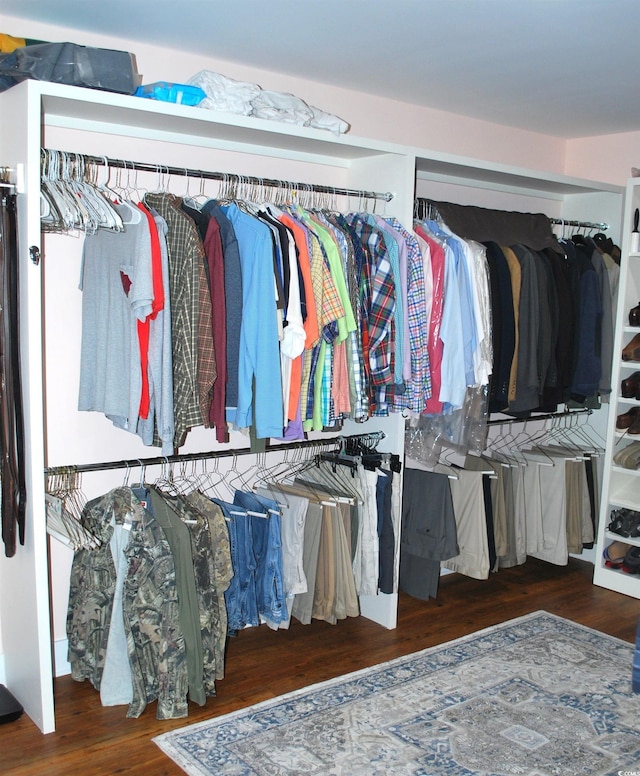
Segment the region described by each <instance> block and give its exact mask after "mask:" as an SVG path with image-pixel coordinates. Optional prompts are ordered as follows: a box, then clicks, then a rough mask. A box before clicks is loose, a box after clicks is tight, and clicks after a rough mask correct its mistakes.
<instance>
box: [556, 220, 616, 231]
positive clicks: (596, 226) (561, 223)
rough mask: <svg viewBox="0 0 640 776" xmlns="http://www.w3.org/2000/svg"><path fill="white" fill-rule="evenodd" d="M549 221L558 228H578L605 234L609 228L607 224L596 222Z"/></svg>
mask: <svg viewBox="0 0 640 776" xmlns="http://www.w3.org/2000/svg"><path fill="white" fill-rule="evenodd" d="M549 221H550V222H551V223H552V224H558V225H559V226H579V227H581V228H582V229H598V231H600V232H606V230H607V229H608V228H609V224H605V223H603V222H598V221H568V220H567V219H565V218H550V219H549Z"/></svg>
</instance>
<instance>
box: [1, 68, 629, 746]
mask: <svg viewBox="0 0 640 776" xmlns="http://www.w3.org/2000/svg"><path fill="white" fill-rule="evenodd" d="M0 141H1V143H0V147H1V149H2V158H1V160H0V161H1V163H2V164H3V165H5V164H6V165H10V166H11V167H12V168H14V169H16V168H17V167H18V165H26V170H27V173H26V184H25V188H24V195H23V196H21V197H20V217H21V228H22V232H21V249H22V255H21V272H22V292H23V296H22V302H23V308H22V321H23V324H24V326H23V330H24V331H25V333H26V336H25V338H24V339H23V361H24V366H25V385H27V386H28V388H27V390H28V397H27V399H28V400H27V411H28V413H29V420H28V425H27V436H28V442H27V448H28V450H29V461H28V472H27V476H28V483H29V494H30V508H29V514H28V521H29V522H28V525H29V536H28V544H27V546H26V547H25V548H22V547H20V548H18V554H17V557H16V558H13V559H5V558H4V557H2V558H0V633H1V654H2V656H3V660H4V662H3V665H0V681H2V680H4V683H6V684H7V685H8V686H9V687H10V688H11V691H12V692H13V693H14V694H15V695H16V696H17V697H18V699H19V700H20V701H21V703H22V704H23V705H24V706H25V709H26V711H27V713H28V714H29V715H30V716H31V717H32V718H33V719H34V721H35V722H36V723H37V724H38V726H39V727H40V728H41V729H42V730H43V731H44V732H48V731H51V730H53V729H54V725H55V719H54V709H53V690H52V681H51V674H52V669H51V651H52V646H51V645H52V638H53V639H55V640H58V641H60V640H61V639H62V638H63V635H64V633H63V630H62V632H61V630H60V629H63V626H64V622H63V619H62V616H61V614H60V613H61V612H63V611H64V608H65V607H66V591H67V585H68V563H69V558H68V555H66V556H65V555H64V553H60V552H58V551H57V550H56V551H55V552H54V553H52V557H51V580H52V582H51V591H52V592H53V611H54V619H55V625H56V627H55V629H54V631H55V632H54V633H53V635H52V633H51V629H50V621H49V596H50V585H49V578H48V577H49V575H48V570H49V559H48V553H47V542H46V533H45V516H44V481H43V470H44V466H45V465H46V466H61V465H64V464H74V463H75V464H78V463H85V462H95V461H104V460H119V459H123V458H141V457H146V456H149V455H150V454H155V452H151V453H150V451H149V448H145V447H144V446H143V445H142V444H141V443H140V442H139V440H138V439H137V438H135V437H133V436H132V435H128V434H126V433H125V432H121V431H118V430H117V429H115V428H113V427H112V426H111V424H110V423H109V422H108V421H106V420H105V419H104V418H102V417H101V416H99V415H97V414H96V415H94V414H92V413H78V412H77V411H76V409H75V406H76V397H77V383H78V365H79V342H80V339H79V338H80V330H79V321H80V318H79V315H80V301H81V300H80V293H79V291H78V290H77V285H78V277H79V274H78V273H79V266H80V264H79V260H80V252H81V240H80V239H74V238H72V237H63V236H59V235H47V236H46V239H45V240H44V241H43V248H44V250H43V254H44V258H43V262H42V264H41V266H38V267H36V266H35V265H33V264H32V263H31V262H30V261H29V259H28V253H27V247H28V246H30V245H36V246H39V245H40V244H41V238H40V233H39V149H40V146H41V145H44V146H48V147H51V148H59V149H62V150H73V151H79V152H84V153H92V154H96V155H104V154H106V155H109V156H113V157H120V158H125V159H130V160H132V161H144V162H152V163H158V164H166V165H172V166H176V167H182V166H184V167H190V168H200V169H204V170H218V171H226V172H230V173H237V174H248V175H264V176H265V177H270V178H279V179H289V180H298V181H308V182H309V183H316V184H325V185H336V186H345V187H349V188H356V189H368V190H375V191H380V192H383V191H390V192H393V194H394V199H393V201H392V203H391V204H390V205H388V206H387V207H386V213H387V214H389V215H394V216H396V217H397V218H398V219H399V220H400V221H401V222H403V223H404V224H405V225H407V226H408V225H409V224H410V223H411V219H412V212H413V199H414V195H415V175H416V171H417V173H418V188H417V193H418V195H420V196H428V197H433V198H443V199H444V198H447V199H451V201H459V202H464V201H465V200H464V199H463V198H462V196H463V195H462V192H465V193H466V194H467V195H468V194H469V193H470V192H472V191H473V192H476V193H475V194H474V196H477V197H478V199H477V200H475V201H473V202H472V204H479V205H484V206H491V207H495V206H498V205H497V204H496V200H494V204H489V203H490V202H491V200H490V199H489V197H498V196H499V197H503V196H505V197H510V199H509V202H511V203H512V204H511V205H507V204H506V202H505V205H504V207H505V209H513V210H520V209H522V210H527V211H531V210H538V211H542V212H546V213H547V214H548V215H556V216H562V215H564V216H565V217H570V218H574V217H579V218H588V219H591V218H594V219H596V220H606V219H607V214H608V213H609V212H611V213H613V212H614V211H616V208H617V217H616V218H617V221H618V222H619V218H620V215H619V214H620V210H621V189H619V188H617V187H615V186H609V185H604V184H598V183H593V182H588V181H579V180H577V179H564V178H562V177H560V176H556V175H551V176H548V177H547V178H545V177H544V176H543V175H541V174H540V173H533V172H531V171H528V170H524V169H520V168H517V169H516V168H507V167H505V166H503V165H495V164H494V165H492V164H488V163H485V162H482V161H478V160H470V159H467V158H461V157H456V156H454V155H449V154H446V155H444V154H431V153H430V152H428V151H425V150H424V149H416V148H409V147H404V146H399V145H394V144H389V143H381V142H377V141H369V140H366V139H363V138H357V137H353V136H350V135H346V136H340V137H335V136H333V135H331V134H330V133H327V132H323V131H321V130H313V129H307V128H299V127H292V126H289V125H284V124H275V123H273V122H265V121H258V120H254V119H248V118H244V117H237V116H225V115H219V114H214V113H211V112H208V111H203V110H199V109H197V108H188V107H183V106H179V105H167V104H163V103H155V102H152V101H147V100H139V99H136V98H133V97H124V96H120V95H115V94H109V93H102V92H95V91H91V90H85V89H76V88H72V87H66V86H58V85H54V84H46V83H39V82H26V83H24V84H21V85H19V86H16V87H14V88H13V89H11V90H9V91H8V92H5V93H3V94H2V95H0ZM436 184H438V185H440V186H447V187H449V188H448V191H450V192H452V193H453V194H455V193H456V192H458V193H459V194H460V196H458V197H454V196H451V197H449V196H447V197H444V196H441V195H440V194H437V195H436V194H434V190H435V189H434V188H432V187H435V186H436ZM185 186H186V184H185V181H184V179H180V180H172V181H171V184H170V188H171V189H172V190H173V191H175V193H177V194H181V193H185ZM213 186H214V187H215V184H213ZM192 193H193V191H192ZM211 193H212V194H215V188H214V190H213V191H211ZM483 196H486V199H485V200H483V199H482V198H481V197H483ZM578 199H580V202H579V203H578V202H577V200H578ZM573 200H576V202H575V203H574V204H572V202H573ZM525 201H526V203H527V205H526V207H525V206H524V204H523V203H524V202H525ZM535 201H539V202H540V207H538V208H535V207H533V206H532V205H530V204H529V203H534V202H535ZM578 204H579V207H578ZM351 205H352V207H355V206H356V203H351ZM521 205H522V206H521ZM587 205H588V207H589V208H593V211H592V210H591V209H589V210H588V212H587ZM574 207H575V210H577V211H579V212H573V208H574ZM612 236H613V237H614V239H615V238H616V236H617V235H616V233H615V231H614V232H612ZM41 280H43V285H42V290H43V293H42V294H41ZM43 301H44V304H43ZM41 320H42V321H43V322H44V326H43V327H42V328H41ZM42 331H43V332H44V347H43V345H42V342H41V332H42ZM43 366H44V369H43ZM371 423H372V425H371V426H370V425H369V424H367V426H366V430H370V429H371V430H372V426H373V421H372V422H371ZM382 425H384V426H386V432H387V433H388V438H387V440H385V443H386V445H385V447H384V448H383V447H381V449H385V450H386V451H389V452H400V453H401V452H402V451H401V445H402V421H401V417H400V416H398V415H396V416H394V417H393V418H391V419H390V420H389V421H386V422H383V423H382ZM358 430H361V428H360V427H358V428H356V429H355V431H358ZM238 436H239V438H237V437H236V438H233V439H232V440H231V443H230V446H231V447H239V446H243V445H244V446H246V440H245V438H244V437H241V436H240V435H238ZM211 440H212V437H211V432H206V431H205V430H203V429H199V430H196V431H195V432H192V433H190V435H189V437H188V441H187V444H186V445H185V448H184V449H183V450H182V452H195V451H201V450H205V449H211V448H212V447H215V443H212V441H211ZM113 476H114V475H113V473H111V475H105V477H104V478H101V477H95V478H92V479H91V480H90V479H89V478H88V477H87V479H86V484H85V483H83V489H84V491H85V494H86V495H87V496H88V497H90V496H92V495H96V494H97V493H100V492H104V491H105V490H107V489H108V488H109V487H112V486H113V484H112V483H113V480H112V479H110V478H112V477H113ZM115 476H116V477H119V478H120V479H121V478H122V474H121V473H119V474H116V475H115ZM377 599H380V600H372V601H366V602H362V611H363V613H364V614H365V615H366V616H370V617H371V618H372V619H375V620H376V621H378V622H381V623H382V624H383V625H385V626H386V627H394V625H395V607H396V600H395V597H384V598H381V597H377ZM16 612H17V613H16Z"/></svg>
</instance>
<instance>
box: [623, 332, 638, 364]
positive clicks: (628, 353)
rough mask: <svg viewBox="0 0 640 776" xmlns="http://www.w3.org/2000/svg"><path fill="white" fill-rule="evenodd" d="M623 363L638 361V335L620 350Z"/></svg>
mask: <svg viewBox="0 0 640 776" xmlns="http://www.w3.org/2000/svg"><path fill="white" fill-rule="evenodd" d="M622 360H623V361H640V334H635V335H634V336H633V339H632V340H631V342H629V343H628V344H627V345H625V346H624V348H623V349H622Z"/></svg>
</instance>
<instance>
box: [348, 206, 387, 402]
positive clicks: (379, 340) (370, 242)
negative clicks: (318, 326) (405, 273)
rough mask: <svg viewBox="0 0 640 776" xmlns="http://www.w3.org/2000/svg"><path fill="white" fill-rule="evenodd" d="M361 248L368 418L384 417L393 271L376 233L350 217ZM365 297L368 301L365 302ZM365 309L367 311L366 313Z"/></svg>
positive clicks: (373, 229) (373, 228) (356, 216)
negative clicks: (365, 256) (364, 249)
mask: <svg viewBox="0 0 640 776" xmlns="http://www.w3.org/2000/svg"><path fill="white" fill-rule="evenodd" d="M350 222H351V223H352V224H353V225H354V227H355V230H356V233H357V234H358V235H359V236H360V240H361V242H362V243H363V245H365V244H366V245H367V246H368V249H369V253H370V257H371V258H370V262H369V263H368V266H367V265H365V268H366V269H365V272H364V273H363V274H364V278H363V277H362V275H361V282H362V280H363V279H364V282H365V287H364V289H363V290H362V291H361V299H363V296H364V299H363V302H364V305H363V307H364V310H365V311H366V312H368V315H363V324H364V326H365V332H366V344H365V337H364V332H363V346H364V347H365V349H366V348H367V347H368V367H369V380H370V385H371V393H372V396H371V397H370V398H371V414H372V415H387V414H388V404H387V391H386V388H387V387H391V386H392V385H393V370H394V350H393V342H394V334H395V332H394V312H395V285H394V282H393V270H392V267H391V263H390V262H389V259H388V258H387V256H386V253H385V249H384V242H383V240H382V237H381V234H380V230H379V229H378V228H376V227H373V226H371V224H368V223H367V222H366V221H364V220H363V219H362V217H361V216H359V215H354V216H351V217H350ZM367 297H368V298H367ZM367 308H368V309H367Z"/></svg>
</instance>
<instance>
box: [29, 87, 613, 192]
mask: <svg viewBox="0 0 640 776" xmlns="http://www.w3.org/2000/svg"><path fill="white" fill-rule="evenodd" d="M14 88H27V89H29V90H30V91H32V92H33V93H34V94H35V95H37V96H38V95H39V96H40V97H41V101H42V113H43V121H44V124H45V125H46V126H52V127H63V128H67V129H77V130H82V131H93V132H103V133H106V134H117V135H124V136H128V137H143V138H146V139H155V140H160V141H167V142H174V143H180V144H182V145H198V146H201V147H207V146H210V147H212V148H217V149H222V150H229V151H244V152H251V151H252V150H253V151H255V152H256V153H260V154H261V155H264V156H284V157H286V158H288V159H292V158H297V159H299V160H301V161H311V162H316V163H319V164H330V165H333V166H338V167H349V166H350V163H351V162H353V161H357V160H359V159H365V158H375V157H376V156H382V155H389V154H390V155H398V156H406V157H410V158H414V159H415V169H416V173H417V175H418V177H423V178H427V179H430V180H447V181H450V182H459V183H461V182H464V183H465V185H474V186H477V187H487V188H500V189H502V190H513V191H519V192H521V193H523V192H532V193H536V194H537V195H538V196H546V197H549V198H557V199H562V198H563V197H564V196H565V195H570V194H589V193H603V192H607V193H612V194H621V193H622V192H623V191H624V187H622V186H615V185H613V184H607V183H603V182H601V181H591V180H586V179H582V178H574V177H571V176H565V175H558V174H556V173H540V172H539V171H536V170H529V169H527V168H524V167H517V166H513V165H505V164H500V163H497V162H488V161H483V160H478V159H474V158H471V157H466V156H460V155H456V154H448V153H442V152H439V151H432V150H429V149H425V148H419V147H409V146H403V145H398V144H394V143H388V142H385V141H380V140H371V139H367V138H362V137H357V136H355V135H351V134H344V135H339V136H337V135H333V134H332V133H330V132H328V131H326V130H321V129H314V128H311V127H301V126H297V125H291V124H284V123H280V122H274V121H267V120H265V119H256V118H253V117H250V116H238V115H236V114H231V113H223V112H218V111H210V110H207V109H204V108H198V107H191V106H185V105H177V104H174V103H167V102H160V101H156V100H146V99H141V98H139V97H132V96H129V95H120V94H114V93H112V92H101V91H96V90H92V89H85V88H81V87H77V86H66V85H64V84H50V83H46V82H41V81H27V82H25V83H24V84H20V85H18V86H17V87H14Z"/></svg>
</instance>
